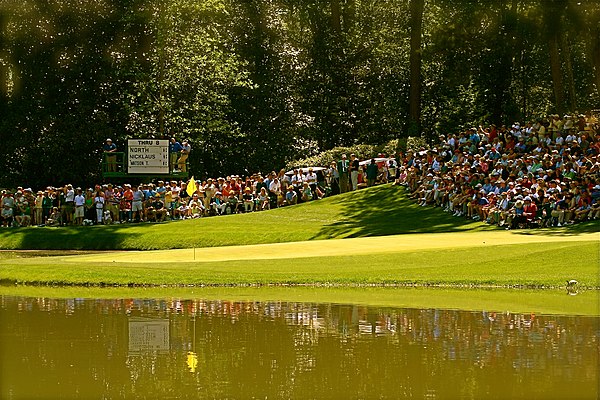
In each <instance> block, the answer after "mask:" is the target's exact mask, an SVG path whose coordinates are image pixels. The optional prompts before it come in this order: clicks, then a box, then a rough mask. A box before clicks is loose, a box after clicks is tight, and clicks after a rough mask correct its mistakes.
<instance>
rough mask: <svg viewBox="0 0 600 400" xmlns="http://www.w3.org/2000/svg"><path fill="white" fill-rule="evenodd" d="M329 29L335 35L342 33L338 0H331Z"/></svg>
mask: <svg viewBox="0 0 600 400" xmlns="http://www.w3.org/2000/svg"><path fill="white" fill-rule="evenodd" d="M331 27H332V28H333V31H334V32H335V33H336V34H338V35H339V34H340V33H341V32H342V13H341V9H340V0H331Z"/></svg>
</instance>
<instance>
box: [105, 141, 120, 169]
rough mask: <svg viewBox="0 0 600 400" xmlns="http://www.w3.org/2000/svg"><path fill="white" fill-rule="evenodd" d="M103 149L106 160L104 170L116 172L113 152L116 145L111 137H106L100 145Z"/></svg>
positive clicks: (115, 159)
mask: <svg viewBox="0 0 600 400" xmlns="http://www.w3.org/2000/svg"><path fill="white" fill-rule="evenodd" d="M102 150H103V151H104V158H105V160H106V171H107V172H116V171H117V155H116V154H114V153H116V151H117V145H116V144H114V143H113V141H112V139H110V138H108V139H106V141H105V142H104V146H102Z"/></svg>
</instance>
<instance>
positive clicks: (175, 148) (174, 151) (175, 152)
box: [169, 137, 183, 172]
mask: <svg viewBox="0 0 600 400" xmlns="http://www.w3.org/2000/svg"><path fill="white" fill-rule="evenodd" d="M182 149H183V147H182V146H181V143H179V142H178V141H177V140H176V139H175V137H171V139H170V140H169V167H170V168H171V171H172V172H178V171H177V168H176V167H177V157H178V156H179V154H180V153H181V150H182Z"/></svg>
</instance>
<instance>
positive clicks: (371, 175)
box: [367, 158, 379, 186]
mask: <svg viewBox="0 0 600 400" xmlns="http://www.w3.org/2000/svg"><path fill="white" fill-rule="evenodd" d="M378 173H379V167H378V166H377V163H376V162H375V159H374V158H371V162H370V163H369V165H367V185H368V186H373V185H374V184H375V181H376V180H377V174H378Z"/></svg>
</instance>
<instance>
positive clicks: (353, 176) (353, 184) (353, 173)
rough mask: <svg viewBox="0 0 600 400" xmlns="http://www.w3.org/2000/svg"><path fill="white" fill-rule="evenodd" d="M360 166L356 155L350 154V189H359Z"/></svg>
mask: <svg viewBox="0 0 600 400" xmlns="http://www.w3.org/2000/svg"><path fill="white" fill-rule="evenodd" d="M359 167H360V165H359V163H358V158H356V155H355V154H354V153H353V154H350V165H349V168H348V169H349V170H350V190H356V189H358V168H359Z"/></svg>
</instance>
